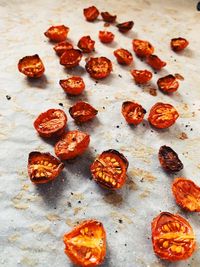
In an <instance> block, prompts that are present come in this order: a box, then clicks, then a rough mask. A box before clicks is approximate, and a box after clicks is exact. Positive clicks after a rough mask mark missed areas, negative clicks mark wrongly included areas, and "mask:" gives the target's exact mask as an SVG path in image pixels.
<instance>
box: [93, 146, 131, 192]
mask: <svg viewBox="0 0 200 267" xmlns="http://www.w3.org/2000/svg"><path fill="white" fill-rule="evenodd" d="M127 168H128V161H127V159H126V158H125V157H124V155H123V154H121V153H119V152H118V151H116V150H114V149H109V150H107V151H104V152H103V153H102V154H101V155H100V156H98V157H97V158H96V159H95V161H94V162H93V163H92V165H91V167H90V170H91V173H92V177H93V179H94V180H95V181H96V182H97V183H98V184H100V185H102V186H103V187H106V188H108V189H119V188H121V187H122V186H123V184H124V183H125V181H126V171H127Z"/></svg>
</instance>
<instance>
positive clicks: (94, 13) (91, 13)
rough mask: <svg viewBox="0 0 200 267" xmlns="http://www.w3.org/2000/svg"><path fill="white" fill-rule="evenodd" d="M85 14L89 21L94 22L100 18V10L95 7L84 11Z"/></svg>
mask: <svg viewBox="0 0 200 267" xmlns="http://www.w3.org/2000/svg"><path fill="white" fill-rule="evenodd" d="M83 14H84V16H85V18H86V20H87V21H94V20H96V19H97V17H98V16H99V10H98V9H97V8H96V7H95V6H90V7H88V8H84V9H83Z"/></svg>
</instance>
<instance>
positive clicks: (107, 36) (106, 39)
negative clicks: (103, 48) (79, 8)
mask: <svg viewBox="0 0 200 267" xmlns="http://www.w3.org/2000/svg"><path fill="white" fill-rule="evenodd" d="M114 38H115V35H114V34H113V33H112V32H108V31H99V40H100V41H101V42H102V43H105V44H108V43H111V42H112V41H113V40H114Z"/></svg>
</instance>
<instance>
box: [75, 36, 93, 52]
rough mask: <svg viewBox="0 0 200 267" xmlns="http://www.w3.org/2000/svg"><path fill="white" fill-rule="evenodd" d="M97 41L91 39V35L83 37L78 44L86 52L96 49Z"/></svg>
mask: <svg viewBox="0 0 200 267" xmlns="http://www.w3.org/2000/svg"><path fill="white" fill-rule="evenodd" d="M94 45H95V41H94V40H92V39H91V37H90V36H89V35H87V36H83V37H81V39H80V40H79V41H78V44H77V46H78V47H79V48H80V49H81V50H82V51H83V52H84V53H90V52H92V51H94Z"/></svg>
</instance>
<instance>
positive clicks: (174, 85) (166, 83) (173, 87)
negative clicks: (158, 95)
mask: <svg viewBox="0 0 200 267" xmlns="http://www.w3.org/2000/svg"><path fill="white" fill-rule="evenodd" d="M157 85H158V88H159V89H160V90H161V91H162V92H163V93H167V94H168V93H173V92H176V91H177V90H178V87H179V83H178V81H177V80H176V78H175V77H174V76H173V75H171V74H170V75H167V76H165V77H162V78H160V79H158V81H157Z"/></svg>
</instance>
